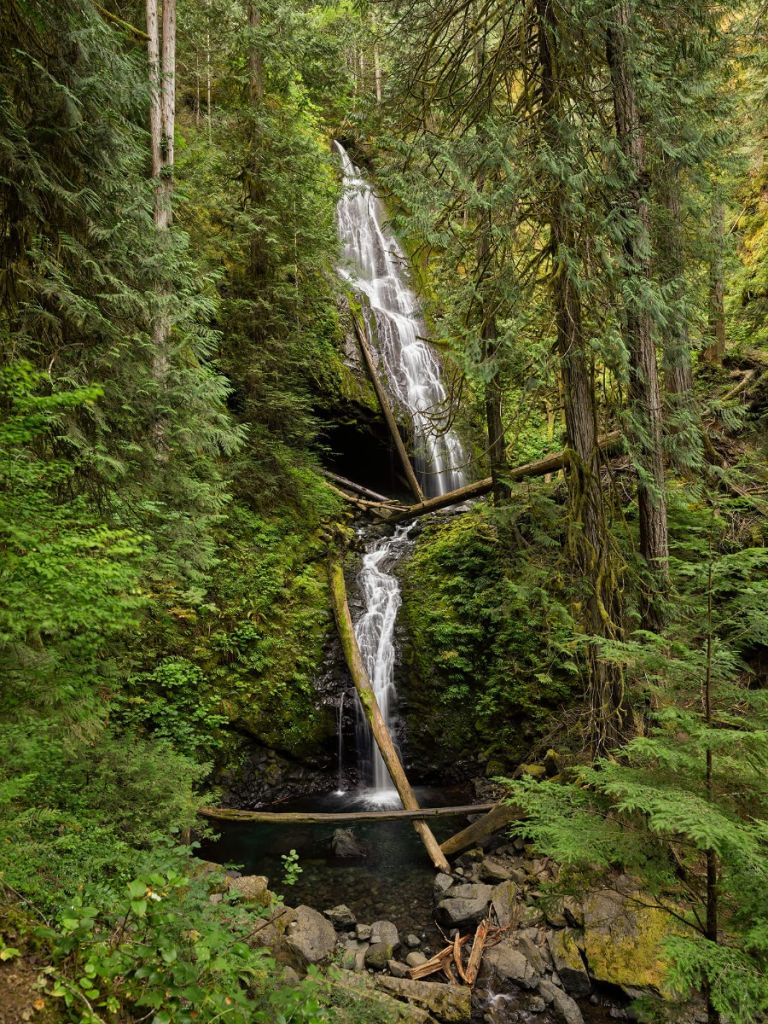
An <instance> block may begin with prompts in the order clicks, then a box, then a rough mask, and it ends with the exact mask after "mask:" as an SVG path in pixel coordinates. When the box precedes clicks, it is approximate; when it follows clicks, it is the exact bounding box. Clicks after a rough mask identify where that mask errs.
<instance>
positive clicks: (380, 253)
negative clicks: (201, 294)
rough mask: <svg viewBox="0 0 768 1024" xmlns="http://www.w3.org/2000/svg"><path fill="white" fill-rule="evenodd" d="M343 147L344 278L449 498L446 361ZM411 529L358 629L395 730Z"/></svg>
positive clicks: (378, 797)
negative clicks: (402, 578)
mask: <svg viewBox="0 0 768 1024" xmlns="http://www.w3.org/2000/svg"><path fill="white" fill-rule="evenodd" d="M335 146H336V149H337V151H338V153H339V157H340V159H341V165H342V170H343V174H344V194H343V196H342V198H341V200H340V201H339V204H338V207H337V223H338V231H339V239H340V241H341V245H342V257H343V262H342V264H341V266H340V268H339V272H340V274H341V275H342V277H343V278H344V279H345V280H346V281H347V282H348V283H349V284H350V286H351V287H352V288H353V289H354V290H355V293H356V295H357V296H358V297H359V298H360V300H361V303H362V308H363V318H364V322H365V332H366V336H367V340H368V343H369V345H370V347H371V349H372V350H373V352H374V353H375V354H376V357H377V359H378V362H379V367H380V369H382V370H383V374H382V376H383V377H384V381H385V384H386V386H387V387H388V390H389V391H390V392H391V395H392V398H393V399H394V401H395V404H396V406H397V407H398V408H399V409H400V410H401V411H402V412H404V413H405V414H406V415H407V417H408V419H409V420H410V424H411V428H412V431H413V442H414V465H415V469H416V473H417V475H418V477H419V482H420V484H421V487H422V490H423V491H424V493H425V494H427V495H430V496H436V495H440V494H445V493H447V492H448V491H451V490H455V489H456V488H457V487H461V486H462V485H463V484H464V483H466V474H465V470H464V459H465V456H464V450H463V447H462V444H461V441H460V439H459V437H458V435H457V434H456V432H455V431H454V430H452V429H451V428H449V427H448V426H447V422H446V421H447V403H448V394H447V391H446V388H445V385H444V384H443V379H442V367H441V364H440V360H439V358H438V356H437V353H436V352H435V351H434V349H433V347H432V346H431V345H430V343H429V341H427V340H426V339H425V334H426V326H425V324H424V318H423V316H422V312H421V307H420V305H419V301H418V298H417V297H416V294H415V293H414V292H413V290H412V289H411V287H410V285H409V283H408V262H407V259H406V257H405V255H404V253H403V250H402V248H401V246H400V244H399V243H398V241H397V239H396V238H395V236H394V235H393V234H392V233H391V232H390V231H388V230H387V229H386V227H385V223H384V211H383V207H382V204H381V202H380V201H379V199H378V198H377V197H376V196H375V195H374V193H373V190H372V189H371V186H370V185H369V184H368V183H367V182H366V181H365V179H364V178H363V176H362V173H361V172H360V170H359V168H357V167H356V166H355V165H354V164H353V163H352V161H351V160H350V158H349V155H348V154H347V152H346V150H345V149H344V147H343V146H342V145H341V144H340V143H338V142H337V143H335ZM411 531H412V527H410V526H409V527H403V528H399V529H397V530H396V531H395V533H394V534H393V535H392V536H391V537H384V538H377V539H376V540H374V541H371V542H370V543H369V544H368V545H367V547H366V551H365V555H364V557H363V564H362V569H361V571H360V575H359V585H360V590H361V592H362V594H363V597H364V601H365V611H364V613H363V615H362V616H360V617H359V618H358V620H357V622H356V623H355V635H356V638H357V642H358V644H359V646H360V651H361V654H362V656H363V661H364V663H365V667H366V669H367V671H368V675H369V677H370V680H371V684H372V685H373V689H374V692H375V694H376V700H377V702H378V705H379V707H380V709H381V713H382V715H383V716H384V720H385V721H386V723H387V726H388V727H390V731H391V727H392V725H393V717H394V708H395V698H396V683H395V645H394V636H395V624H396V621H397V613H398V610H399V608H400V604H401V596H400V583H399V581H398V579H397V575H396V574H395V572H394V569H395V566H396V565H397V563H398V561H399V560H400V558H401V557H402V556H403V554H404V553H405V552H406V551H407V549H408V547H409V543H410V534H411ZM356 706H357V708H358V714H357V728H356V748H357V752H358V759H359V761H360V764H359V767H360V774H361V778H362V779H363V780H364V784H365V785H366V788H367V790H368V792H367V794H366V795H367V798H368V799H369V800H370V801H371V802H372V803H376V804H386V805H396V804H399V802H400V799H399V797H398V795H397V792H396V790H395V789H394V787H393V785H392V780H391V778H390V776H389V772H388V771H387V768H386V765H385V764H384V760H383V758H382V756H381V752H380V751H379V749H378V747H377V745H376V744H375V743H374V742H373V737H372V736H371V733H370V729H369V727H368V723H367V721H366V719H365V716H364V715H363V714H362V710H361V709H360V707H359V704H358V705H356Z"/></svg>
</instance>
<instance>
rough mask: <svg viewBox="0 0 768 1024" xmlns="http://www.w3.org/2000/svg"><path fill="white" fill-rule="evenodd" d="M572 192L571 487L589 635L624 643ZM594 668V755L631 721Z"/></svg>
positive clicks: (546, 116) (565, 225)
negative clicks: (575, 266) (577, 264)
mask: <svg viewBox="0 0 768 1024" xmlns="http://www.w3.org/2000/svg"><path fill="white" fill-rule="evenodd" d="M537 14H538V34H539V66H540V71H541V105H542V112H541V118H542V133H543V138H544V143H545V145H546V146H548V147H549V149H550V150H551V151H552V152H553V153H555V152H557V150H558V148H559V145H560V125H561V121H562V119H563V117H564V116H565V109H566V100H567V98H566V97H565V96H564V93H563V83H562V81H561V80H560V73H559V71H558V59H559V51H558V48H559V46H560V45H561V42H560V32H559V26H558V24H557V17H556V13H555V8H554V4H553V0H537ZM566 188H567V185H566V183H565V181H564V180H563V178H562V177H559V176H555V177H554V180H553V181H552V183H551V188H550V200H549V202H550V206H549V222H550V246H551V250H552V262H553V280H552V298H553V304H554V308H555V317H556V324H557V350H558V354H559V358H560V373H561V378H562V386H563V404H564V412H565V429H566V435H567V438H568V444H569V446H570V448H571V450H572V457H571V458H570V460H569V462H568V466H567V474H566V479H567V481H568V490H569V494H570V508H571V518H572V530H573V544H574V550H575V561H576V564H577V567H578V570H579V572H580V573H581V575H582V577H583V579H584V581H585V584H586V589H587V595H586V600H585V602H584V627H585V629H586V632H587V634H588V635H589V636H590V637H593V638H594V637H610V636H615V635H617V633H618V632H619V631H620V628H621V623H620V620H621V608H620V603H619V589H620V588H619V583H618V580H616V579H615V578H614V576H615V572H614V566H613V559H612V557H611V549H610V541H609V537H608V527H607V523H606V516H605V508H604V500H603V491H602V486H601V482H600V448H601V445H600V444H599V443H598V434H597V406H596V402H595V386H594V371H593V366H592V360H591V357H590V355H589V351H588V346H587V341H586V338H585V335H584V325H583V314H582V305H581V293H580V289H579V282H578V280H576V279H575V278H574V273H573V270H572V266H573V263H574V262H575V261H577V260H578V251H577V242H576V234H575V230H574V224H573V222H572V218H571V215H570V212H569V206H568V196H567V192H566ZM574 257H575V259H574ZM563 464H564V465H565V462H564V463H563ZM558 468H559V467H558ZM588 667H589V696H590V707H591V715H590V741H591V745H592V748H593V750H594V752H595V753H596V754H600V753H604V752H605V751H607V750H609V749H610V748H612V747H615V746H616V745H617V744H619V743H620V742H622V740H623V739H625V738H626V735H627V729H628V718H629V713H628V708H627V705H626V697H625V693H624V687H623V681H622V677H621V673H620V671H619V670H618V669H617V668H616V667H615V666H612V665H609V664H607V663H606V662H604V661H603V660H602V659H601V658H600V655H599V650H598V646H597V643H596V642H595V641H594V640H592V641H590V643H589V647H588Z"/></svg>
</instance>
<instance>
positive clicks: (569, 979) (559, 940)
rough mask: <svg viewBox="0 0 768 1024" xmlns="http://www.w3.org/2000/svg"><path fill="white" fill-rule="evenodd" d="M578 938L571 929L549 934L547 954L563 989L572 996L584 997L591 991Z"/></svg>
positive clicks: (590, 983)
mask: <svg viewBox="0 0 768 1024" xmlns="http://www.w3.org/2000/svg"><path fill="white" fill-rule="evenodd" d="M578 940H579V936H578V935H577V933H576V932H574V931H573V929H572V928H563V929H562V930H561V931H557V932H550V933H549V935H548V936H547V944H548V946H549V952H550V953H551V954H552V962H553V964H554V966H555V970H556V971H557V973H558V976H559V977H560V980H561V981H562V983H563V988H564V989H565V990H566V992H569V993H570V994H571V995H574V996H586V995H588V994H589V993H590V991H591V990H592V982H591V981H590V978H589V974H588V973H587V968H586V966H585V964H584V960H583V959H582V955H581V951H580V949H579V944H578Z"/></svg>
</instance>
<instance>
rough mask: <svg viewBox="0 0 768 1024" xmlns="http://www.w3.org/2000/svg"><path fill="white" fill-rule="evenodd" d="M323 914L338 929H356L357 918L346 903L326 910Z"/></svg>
mask: <svg viewBox="0 0 768 1024" xmlns="http://www.w3.org/2000/svg"><path fill="white" fill-rule="evenodd" d="M323 913H324V914H325V916H326V917H327V918H328V920H329V921H330V922H331V924H332V925H334V926H335V927H336V928H354V926H355V922H356V921H357V918H356V917H355V915H354V914H353V913H352V911H351V910H350V909H349V907H348V906H347V905H346V904H345V903H340V904H339V905H338V906H337V907H331V908H330V910H325V911H323Z"/></svg>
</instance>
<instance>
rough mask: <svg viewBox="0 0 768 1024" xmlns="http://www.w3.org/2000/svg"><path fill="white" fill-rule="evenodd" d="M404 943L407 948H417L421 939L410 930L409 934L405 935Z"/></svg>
mask: <svg viewBox="0 0 768 1024" xmlns="http://www.w3.org/2000/svg"><path fill="white" fill-rule="evenodd" d="M405 944H406V946H407V947H408V949H418V947H419V946H420V945H421V939H420V938H419V936H418V935H414V934H413V932H411V933H410V935H406V936H405Z"/></svg>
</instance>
